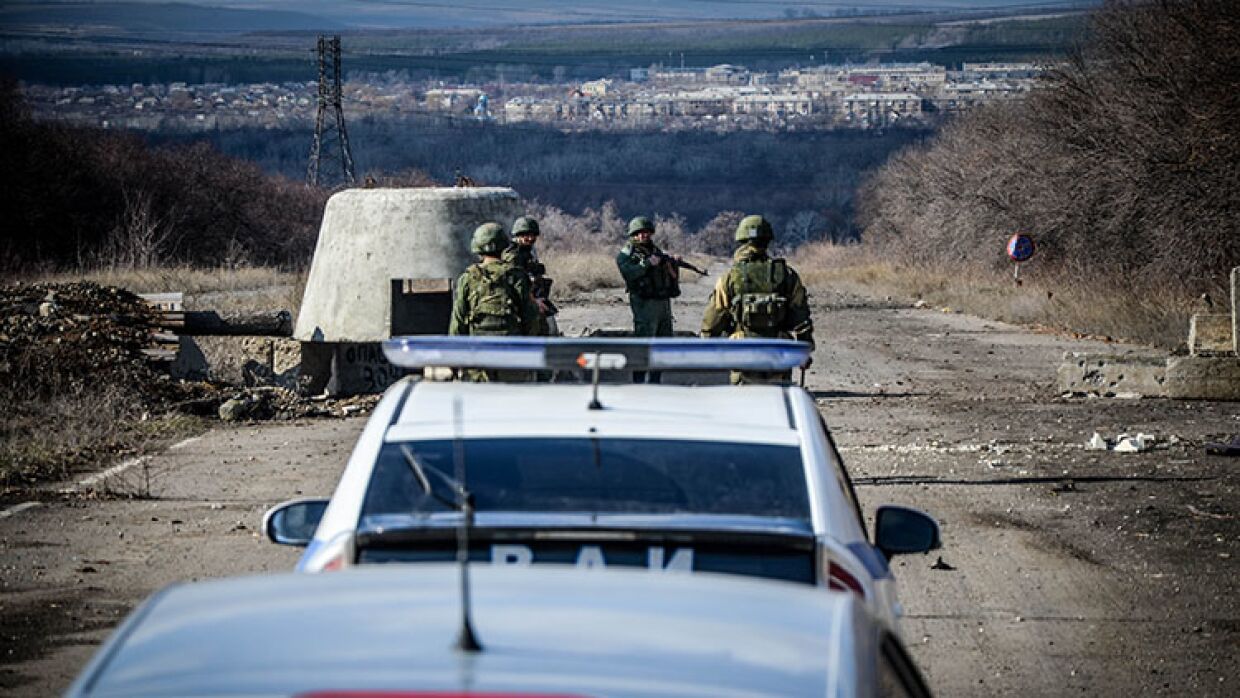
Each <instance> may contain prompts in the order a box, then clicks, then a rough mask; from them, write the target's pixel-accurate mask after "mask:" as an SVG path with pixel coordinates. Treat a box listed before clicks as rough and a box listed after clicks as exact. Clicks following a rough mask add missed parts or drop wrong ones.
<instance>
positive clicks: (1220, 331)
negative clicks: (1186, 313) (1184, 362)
mask: <svg viewBox="0 0 1240 698" xmlns="http://www.w3.org/2000/svg"><path fill="white" fill-rule="evenodd" d="M1231 333H1232V321H1231V315H1229V314H1226V313H1210V314H1206V313H1198V314H1196V315H1193V316H1192V317H1191V318H1189V321H1188V353H1189V354H1191V355H1193V356H1212V355H1217V354H1230V353H1234V352H1235V343H1234V342H1233V341H1232V334H1231Z"/></svg>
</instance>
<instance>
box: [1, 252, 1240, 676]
mask: <svg viewBox="0 0 1240 698" xmlns="http://www.w3.org/2000/svg"><path fill="white" fill-rule="evenodd" d="M719 269H721V267H718V266H716V268H715V269H714V270H713V271H714V272H715V273H717V272H718V271H719ZM686 281H688V282H690V283H687V284H686V289H685V293H684V295H683V296H682V297H681V298H679V299H677V301H676V315H677V327H678V328H683V329H693V328H694V326H695V325H696V322H697V320H698V318H700V313H701V308H702V303H703V301H704V300H705V297H706V294H707V292H708V291H709V287H708V284H709V283H710V282H709V280H707V281H706V282H698V281H695V280H692V279H687V280H686ZM813 301H814V317H815V325H816V327H817V332H816V337H817V342H818V349H817V351H816V353H815V362H814V366H813V368H812V369H811V371H810V374H809V375H808V377H807V378H808V380H807V388H808V389H810V390H811V391H813V393H814V394H815V396H816V397H817V399H818V403H819V405H820V408H821V410H822V412H823V414H824V415H825V417H826V419H827V422H828V424H829V425H830V426H831V428H832V431H833V434H834V436H835V438H836V441H837V443H838V444H839V446H840V449H841V451H842V453H843V455H844V458H845V460H846V462H847V464H848V466H849V468H850V470H851V472H852V474H853V477H854V479H855V481H856V485H857V490H858V494H859V496H860V498H861V500H862V504H863V506H864V508H865V509H866V511H867V514H868V515H872V513H873V509H874V507H875V506H877V505H878V504H881V503H884V502H893V503H901V504H907V505H911V506H916V507H920V508H922V509H925V510H926V511H929V512H931V513H932V514H934V515H935V516H936V517H937V518H938V519H939V521H940V522H941V523H942V527H943V537H944V548H943V550H941V551H937V553H936V554H932V555H930V556H928V557H921V556H918V557H904V558H897V560H896V562H895V567H896V572H897V574H898V576H899V579H900V585H901V596H902V600H903V602H904V606H905V609H906V619H905V621H904V633H905V639H906V642H907V643H908V645H909V647H910V650H911V652H912V653H913V656H914V658H915V659H916V660H917V662H918V663H919V665H920V666H921V667H922V669H923V671H924V672H925V674H926V675H927V677H928V679H929V682H930V684H931V686H932V688H934V689H935V691H936V692H937V693H938V694H940V695H952V696H992V695H1009V694H1020V695H1045V696H1060V695H1065V694H1072V693H1083V694H1094V695H1157V694H1166V695H1179V694H1185V693H1191V694H1193V695H1218V696H1223V695H1234V694H1235V693H1236V692H1237V690H1240V689H1238V688H1237V687H1236V685H1235V684H1236V683H1237V682H1240V647H1238V646H1237V645H1238V642H1240V601H1238V600H1237V593H1236V592H1237V588H1236V586H1237V582H1236V580H1237V578H1240V575H1238V574H1237V573H1238V572H1240V568H1238V566H1237V558H1238V556H1240V545H1237V539H1238V538H1240V494H1238V490H1237V484H1238V483H1240V477H1238V476H1237V470H1240V460H1238V459H1228V458H1225V457H1222V456H1211V455H1206V454H1205V451H1204V449H1203V447H1202V445H1203V443H1204V442H1205V441H1208V440H1211V439H1215V438H1218V437H1221V436H1229V435H1231V434H1234V433H1238V432H1240V405H1238V404H1234V403H1217V402H1200V401H1174V400H1104V399H1084V398H1064V397H1061V396H1059V395H1058V393H1057V391H1056V390H1055V389H1054V375H1055V366H1056V364H1057V363H1058V361H1059V358H1060V356H1061V355H1062V353H1063V352H1064V351H1068V350H1073V351H1088V350H1097V349H1103V348H1105V349H1106V350H1108V351H1114V350H1116V348H1117V347H1115V346H1114V345H1102V344H1099V343H1097V342H1088V341H1080V340H1072V339H1066V338H1062V337H1058V336H1055V335H1051V334H1045V333H1035V332H1030V331H1027V330H1024V329H1021V328H1017V327H1013V326H1010V325H1005V324H1002V323H997V322H991V321H987V320H980V319H977V318H972V317H969V316H965V315H960V314H954V313H943V312H939V311H935V310H932V309H913V308H909V307H906V306H903V305H900V304H895V303H891V302H886V301H883V302H877V301H872V300H867V299H864V298H857V297H852V296H845V295H842V294H835V293H833V292H831V291H830V290H829V289H815V290H814V294H813ZM563 306H564V312H563V314H562V316H561V318H560V325H561V328H563V329H564V330H565V331H566V332H568V333H572V332H574V331H580V330H581V329H583V328H584V327H587V326H588V327H595V328H597V327H622V326H624V325H625V324H626V323H627V318H628V315H627V313H628V311H627V305H626V304H625V303H624V301H623V297H622V296H621V295H619V294H618V293H617V292H615V291H597V292H593V293H591V294H587V295H585V296H582V297H580V298H578V299H576V300H574V301H569V302H565V303H563ZM1120 349H1122V347H1120ZM363 423H364V419H362V418H351V419H347V420H340V421H337V420H333V421H302V422H295V423H291V424H290V423H280V424H255V425H246V426H240V427H222V428H219V429H215V430H213V431H211V432H209V433H206V434H204V435H203V436H202V437H201V438H198V439H196V440H193V441H191V442H188V443H185V444H184V445H182V446H180V447H179V448H175V449H170V450H168V451H166V452H164V453H162V454H160V455H157V456H155V457H153V458H151V459H149V460H148V461H144V462H143V463H142V464H140V465H138V466H134V467H132V468H130V469H128V470H126V471H125V472H124V473H122V474H120V475H117V476H114V477H112V478H109V479H108V481H107V482H106V484H105V486H104V492H103V493H102V494H95V495H86V496H84V495H80V494H78V495H61V494H57V493H55V492H54V491H51V490H47V491H39V492H29V493H24V496H21V497H17V498H13V499H11V500H6V501H5V502H4V503H3V504H0V512H7V514H0V589H2V591H3V595H2V596H0V598H2V600H0V692H4V693H6V694H9V695H13V696H43V695H50V694H54V693H57V692H59V691H62V690H63V689H64V688H65V687H67V685H68V684H69V682H70V681H71V680H72V678H73V677H74V676H75V675H76V673H77V672H78V671H79V670H80V668H81V667H82V665H83V664H84V663H85V662H86V660H87V659H88V658H89V657H90V655H91V653H92V652H93V651H94V649H95V647H96V646H97V645H98V643H99V642H101V641H102V640H103V639H104V638H105V637H106V635H107V633H108V632H109V631H110V630H111V628H112V627H114V625H115V624H116V623H117V622H118V621H119V620H120V618H122V617H123V615H124V614H125V613H126V612H127V611H128V610H129V609H131V608H132V607H133V606H134V605H135V604H136V603H137V602H138V601H140V600H141V599H142V598H143V597H145V596H146V595H147V594H149V593H150V592H151V591H154V590H155V589H158V588H160V587H162V586H164V585H165V584H168V583H172V582H177V581H184V580H191V579H199V578H204V577H215V576H224V575H231V574H241V573H249V572H263V571H278V570H288V569H291V568H292V566H293V564H294V563H295V561H296V558H297V555H298V551H297V550H294V549H290V548H283V547H278V546H274V545H272V544H270V543H268V542H266V541H265V540H264V539H262V538H261V537H260V535H259V533H258V528H259V525H260V521H261V516H262V513H263V511H264V510H265V509H266V508H267V507H268V506H270V505H272V504H275V503H276V502H278V501H281V500H283V499H286V498H291V497H295V496H315V495H327V494H329V493H330V492H331V490H332V488H333V487H334V484H335V481H336V478H337V477H338V475H339V473H340V470H341V469H342V468H343V465H344V462H345V459H346V457H347V455H348V453H349V451H350V449H351V447H352V444H353V441H354V440H355V439H356V437H357V434H358V433H359V432H360V431H361V428H362V425H363ZM1095 431H1097V432H1099V433H1101V434H1103V435H1104V436H1109V437H1114V436H1116V435H1117V434H1119V433H1123V432H1128V433H1136V432H1146V433H1149V434H1153V435H1154V436H1155V437H1157V439H1158V441H1157V445H1156V448H1155V449H1154V450H1152V451H1149V452H1146V453H1138V454H1119V453H1113V452H1097V451H1087V450H1085V449H1084V444H1085V442H1086V440H1087V439H1088V438H1089V437H1090V436H1091V435H1092V434H1093V433H1094V432H1095ZM132 495H142V496H140V497H139V496H132ZM28 503H34V505H32V506H26V507H25V508H21V509H17V510H14V509H12V507H13V506H15V505H22V504H28Z"/></svg>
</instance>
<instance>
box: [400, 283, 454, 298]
mask: <svg viewBox="0 0 1240 698" xmlns="http://www.w3.org/2000/svg"><path fill="white" fill-rule="evenodd" d="M400 283H401V292H402V293H405V294H406V295H408V294H413V293H451V292H452V279H401V280H400Z"/></svg>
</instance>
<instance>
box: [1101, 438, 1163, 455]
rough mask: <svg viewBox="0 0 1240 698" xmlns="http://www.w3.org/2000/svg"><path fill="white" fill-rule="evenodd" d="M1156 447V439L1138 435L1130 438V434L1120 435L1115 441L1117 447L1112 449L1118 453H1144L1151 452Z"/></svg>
mask: <svg viewBox="0 0 1240 698" xmlns="http://www.w3.org/2000/svg"><path fill="white" fill-rule="evenodd" d="M1153 446H1154V437H1153V436H1151V435H1149V434H1137V435H1136V436H1130V435H1128V434H1120V435H1119V436H1118V437H1116V439H1115V446H1113V447H1112V448H1111V450H1112V451H1115V452H1116V453H1142V452H1145V451H1148V450H1150V449H1151V448H1153Z"/></svg>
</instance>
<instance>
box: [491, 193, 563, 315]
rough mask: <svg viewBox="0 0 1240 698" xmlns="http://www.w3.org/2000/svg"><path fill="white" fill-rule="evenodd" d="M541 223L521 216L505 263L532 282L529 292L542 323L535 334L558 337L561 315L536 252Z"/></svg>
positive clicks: (515, 223)
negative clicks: (556, 323)
mask: <svg viewBox="0 0 1240 698" xmlns="http://www.w3.org/2000/svg"><path fill="white" fill-rule="evenodd" d="M538 234H539V231H538V221H537V220H534V219H533V218H531V217H529V216H521V217H520V218H518V219H517V220H515V221H513V223H512V242H511V243H510V244H509V245H508V249H506V250H504V255H503V259H504V261H505V262H507V263H509V264H511V265H512V266H514V267H516V268H517V269H520V270H522V271H524V272H525V273H526V274H527V275H528V276H529V278H530V290H531V291H532V292H533V294H534V302H535V303H536V304H537V305H538V311H539V316H538V318H539V323H538V328H537V331H536V332H535V334H538V335H546V336H551V335H555V334H558V332H557V331H556V326H555V314H556V312H558V310H557V308H556V307H555V304H554V303H552V302H551V283H552V282H551V279H548V278H547V276H546V273H547V268H546V267H545V266H543V264H542V262H540V261H538V253H537V252H535V251H534V243H535V242H537V241H538Z"/></svg>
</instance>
